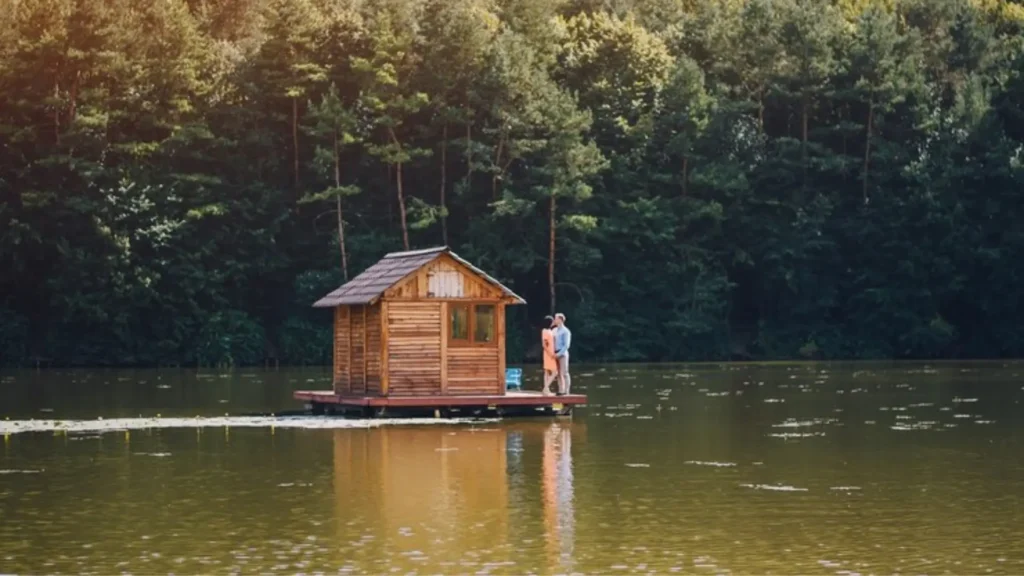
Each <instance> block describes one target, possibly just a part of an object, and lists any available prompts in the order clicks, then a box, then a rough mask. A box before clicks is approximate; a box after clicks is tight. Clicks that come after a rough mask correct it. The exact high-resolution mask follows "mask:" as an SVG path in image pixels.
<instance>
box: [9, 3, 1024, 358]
mask: <svg viewBox="0 0 1024 576" xmlns="http://www.w3.org/2000/svg"><path fill="white" fill-rule="evenodd" d="M1022 200H1024V5H1022V4H1021V3H1020V2H1019V1H1015V0H831V1H821V0H167V1H166V2H134V1H132V0H0V271H2V273H0V366H9V367H16V366H36V365H45V366H53V367H62V366H95V367H104V366H110V367H113V366H126V367H127V366H159V365H163V366H174V365H179V366H197V365H198V366H253V365H256V366H262V365H266V364H269V365H276V364H280V365H321V364H327V363H329V361H330V349H331V319H330V315H329V314H326V313H324V312H323V311H319V310H313V309H312V308H311V307H310V306H311V303H312V302H313V301H314V300H315V299H316V298H317V297H319V296H320V295H322V294H323V293H326V292H328V291H330V290H332V289H334V288H336V287H337V286H338V285H340V284H341V283H343V282H344V281H345V280H346V279H348V278H351V277H354V276H355V275H356V274H358V273H359V272H361V271H362V270H363V269H365V268H366V267H367V266H369V265H370V264H371V263H373V262H375V261H376V260H377V259H379V258H380V257H381V256H382V255H383V254H384V253H385V252H389V251H395V250H402V249H407V248H413V249H416V248H424V247H430V246H437V245H449V246H451V247H452V248H453V249H454V250H456V251H457V252H458V253H459V254H460V255H462V256H464V257H465V258H467V259H469V260H471V261H473V262H475V263H477V264H478V265H479V266H481V267H482V268H484V269H486V270H487V271H488V272H489V273H491V274H492V275H494V276H495V277H496V278H498V279H499V280H500V281H502V282H503V283H506V284H507V285H509V286H510V287H513V288H514V289H515V290H516V291H517V293H520V294H521V295H523V296H524V297H525V298H526V300H527V301H528V302H529V303H530V304H529V305H528V306H526V307H522V308H523V310H519V311H515V312H513V313H510V315H509V318H508V335H509V341H508V354H509V359H510V362H523V361H527V360H533V359H536V358H539V346H540V344H539V329H538V328H536V325H537V322H538V321H539V319H540V318H542V317H543V316H544V315H545V314H548V313H550V312H551V311H553V310H554V309H557V310H558V311H562V312H565V313H566V315H567V316H568V323H569V324H570V325H571V326H572V328H573V331H574V334H575V335H576V336H577V338H576V339H574V342H573V353H574V357H576V356H578V357H579V358H580V359H581V360H585V361H587V362H598V361H611V362H637V361H644V362H660V361H717V360H729V359H749V360H762V359H766V360H770V359H828V360H831V359H835V360H841V359H939V358H945V359H957V358H1006V357H1022V356H1024V332H1022V331H1021V330H1020V325H1021V323H1022V321H1024V300H1022V298H1021V296H1020V282H1021V279H1022V278H1024V258H1021V255H1022V254H1024V228H1022V227H1021V226H1020V222H1021V221H1024V201H1022Z"/></svg>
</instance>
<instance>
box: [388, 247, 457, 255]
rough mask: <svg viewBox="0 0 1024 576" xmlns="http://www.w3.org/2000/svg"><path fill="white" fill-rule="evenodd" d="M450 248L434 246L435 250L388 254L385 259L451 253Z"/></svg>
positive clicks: (427, 249)
mask: <svg viewBox="0 0 1024 576" xmlns="http://www.w3.org/2000/svg"><path fill="white" fill-rule="evenodd" d="M449 251H451V250H450V248H448V246H434V247H433V248H420V249H418V250H403V251H401V252H388V253H387V254H385V255H384V258H409V257H411V256H425V255H427V254H434V253H438V254H439V253H441V252H449Z"/></svg>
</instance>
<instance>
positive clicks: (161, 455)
mask: <svg viewBox="0 0 1024 576" xmlns="http://www.w3.org/2000/svg"><path fill="white" fill-rule="evenodd" d="M170 455H171V453H170V452H132V456H152V457H154V458H167V457H168V456H170Z"/></svg>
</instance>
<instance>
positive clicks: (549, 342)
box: [540, 316, 558, 396]
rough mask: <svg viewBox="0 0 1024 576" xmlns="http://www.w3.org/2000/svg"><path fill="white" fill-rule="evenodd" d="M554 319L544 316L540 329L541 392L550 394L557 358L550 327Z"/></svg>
mask: <svg viewBox="0 0 1024 576" xmlns="http://www.w3.org/2000/svg"><path fill="white" fill-rule="evenodd" d="M554 324H555V319H554V318H552V317H551V316H545V317H544V328H543V329H542V330H541V331H540V341H541V344H542V346H543V348H544V352H543V354H544V390H543V392H542V394H544V395H545V396H550V395H551V383H552V382H554V381H555V378H556V377H557V374H558V359H557V358H555V333H554V331H552V327H553V326H554Z"/></svg>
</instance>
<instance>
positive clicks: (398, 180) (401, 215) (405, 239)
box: [388, 128, 409, 250]
mask: <svg viewBox="0 0 1024 576" xmlns="http://www.w3.org/2000/svg"><path fill="white" fill-rule="evenodd" d="M388 137H390V138H391V142H392V143H393V144H394V145H395V147H396V148H398V152H399V154H401V152H402V144H401V142H399V141H398V136H396V135H395V130H394V128H388ZM395 190H396V191H397V192H398V220H399V222H401V224H402V245H403V246H405V249H406V250H409V226H408V224H407V223H406V221H405V190H403V189H402V162H401V161H398V162H396V163H395Z"/></svg>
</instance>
